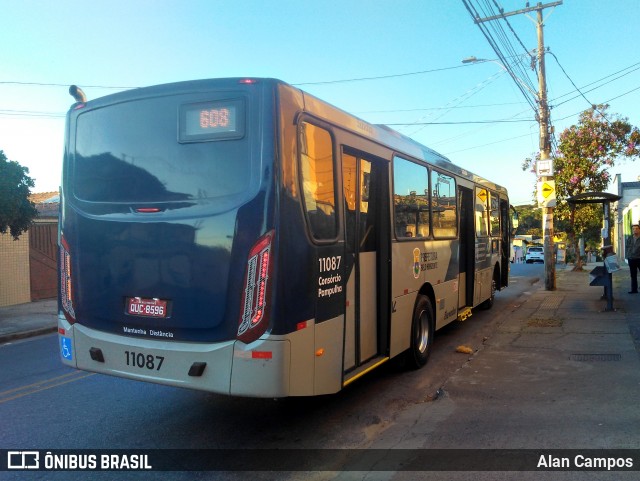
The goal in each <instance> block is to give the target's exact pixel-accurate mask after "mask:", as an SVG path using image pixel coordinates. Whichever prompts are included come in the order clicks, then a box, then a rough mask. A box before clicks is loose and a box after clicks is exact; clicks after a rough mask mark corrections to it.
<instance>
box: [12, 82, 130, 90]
mask: <svg viewBox="0 0 640 481" xmlns="http://www.w3.org/2000/svg"><path fill="white" fill-rule="evenodd" d="M0 84H1V85H33V86H37V87H67V88H68V87H69V86H70V85H71V84H57V83H45V82H18V81H15V80H7V81H0ZM82 88H87V89H120V90H130V89H137V88H139V87H115V86H106V85H83V86H82Z"/></svg>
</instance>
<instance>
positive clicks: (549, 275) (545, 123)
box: [474, 0, 562, 291]
mask: <svg viewBox="0 0 640 481" xmlns="http://www.w3.org/2000/svg"><path fill="white" fill-rule="evenodd" d="M558 5H562V0H560V1H557V2H553V3H547V4H545V5H543V4H542V3H538V4H537V5H536V6H535V7H529V6H528V4H527V8H523V9H521V10H516V11H514V12H508V13H504V12H501V13H500V15H494V16H492V17H486V18H482V19H481V18H476V19H475V20H474V21H475V23H481V22H488V21H490V20H498V19H502V18H505V17H510V16H513V15H519V14H521V13H528V12H533V11H535V12H536V13H537V19H536V22H535V23H536V30H537V33H538V55H537V56H538V99H537V100H538V112H537V117H538V118H537V121H538V125H539V126H540V163H543V162H545V161H546V164H547V165H549V166H550V169H549V170H548V171H546V172H545V174H544V175H540V173H539V176H540V179H539V180H540V181H541V182H539V183H538V189H539V190H540V189H545V188H547V189H551V186H553V194H554V195H553V200H552V201H550V202H546V203H544V205H543V206H542V214H543V215H542V228H543V232H544V274H545V275H544V278H545V279H544V285H545V289H546V290H548V291H554V290H555V289H556V260H555V252H554V251H555V245H554V241H553V237H554V235H553V209H554V207H555V182H554V179H553V167H552V166H553V162H552V161H551V133H550V131H549V128H550V126H549V104H548V103H547V79H546V76H545V63H544V30H543V29H544V23H543V18H542V10H544V9H545V8H549V7H555V6H558ZM539 172H540V171H539ZM543 192H545V191H544V190H543ZM548 196H549V195H548V193H547V195H545V196H544V197H548ZM538 198H540V194H539V195H538Z"/></svg>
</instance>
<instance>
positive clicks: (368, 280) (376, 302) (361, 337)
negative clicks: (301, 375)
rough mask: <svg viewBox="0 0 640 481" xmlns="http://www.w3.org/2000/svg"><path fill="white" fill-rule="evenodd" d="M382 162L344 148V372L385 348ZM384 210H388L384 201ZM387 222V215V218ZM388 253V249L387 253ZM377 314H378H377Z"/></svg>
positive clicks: (383, 185)
mask: <svg viewBox="0 0 640 481" xmlns="http://www.w3.org/2000/svg"><path fill="white" fill-rule="evenodd" d="M385 168H387V165H386V164H385V163H382V162H377V161H371V160H367V159H364V158H362V157H361V156H359V155H352V154H349V153H343V155H342V177H343V179H342V181H343V182H342V183H343V190H344V204H345V245H346V247H345V249H346V252H345V260H346V266H345V267H346V273H347V275H348V280H347V291H346V300H345V302H346V306H345V346H344V371H345V372H349V371H352V370H353V369H356V368H358V367H359V366H361V365H363V364H364V363H366V362H367V361H369V360H371V359H373V358H375V357H377V356H378V354H380V353H381V351H382V350H383V349H384V347H383V346H384V345H386V344H385V342H386V339H385V337H386V334H385V333H386V327H385V326H386V325H385V326H383V325H382V323H381V322H379V320H384V319H386V318H387V316H385V315H384V314H382V313H381V310H382V309H385V306H386V305H387V304H386V303H385V301H384V300H382V301H381V299H385V296H384V295H381V289H380V286H381V284H384V282H383V281H384V279H385V278H386V277H387V276H388V263H386V262H380V258H381V255H380V253H381V249H382V252H387V251H388V247H386V244H385V243H384V242H382V243H381V240H380V239H381V236H380V233H381V232H383V231H382V230H381V226H383V223H384V222H385V221H384V218H383V216H382V214H383V213H384V212H385V205H386V202H387V201H386V199H387V195H388V193H387V189H388V181H387V180H386V179H387V177H386V175H385V172H386V171H385ZM386 212H388V207H387V210H386ZM387 222H388V221H387ZM387 255H388V253H387ZM381 314H382V315H381Z"/></svg>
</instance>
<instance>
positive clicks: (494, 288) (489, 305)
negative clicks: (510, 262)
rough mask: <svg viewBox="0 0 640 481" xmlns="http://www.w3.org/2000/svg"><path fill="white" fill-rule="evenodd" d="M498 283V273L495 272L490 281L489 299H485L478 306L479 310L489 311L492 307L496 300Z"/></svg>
mask: <svg viewBox="0 0 640 481" xmlns="http://www.w3.org/2000/svg"><path fill="white" fill-rule="evenodd" d="M498 282H499V277H498V273H497V272H495V273H494V274H493V279H491V297H489V299H487V300H486V301H484V302H483V303H482V304H480V306H479V307H480V309H491V308H492V307H493V302H494V301H495V298H496V291H497V290H498Z"/></svg>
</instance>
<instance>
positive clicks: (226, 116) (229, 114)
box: [180, 100, 244, 142]
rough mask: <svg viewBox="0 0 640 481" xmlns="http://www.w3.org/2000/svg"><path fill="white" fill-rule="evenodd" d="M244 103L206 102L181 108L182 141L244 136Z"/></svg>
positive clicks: (236, 101) (234, 101)
mask: <svg viewBox="0 0 640 481" xmlns="http://www.w3.org/2000/svg"><path fill="white" fill-rule="evenodd" d="M241 109H242V102H241V101H239V100H230V101H216V102H204V103H197V104H188V105H182V106H181V107H180V111H181V112H180V114H181V115H180V124H181V125H180V141H181V142H197V141H203V140H221V139H233V138H240V137H242V136H243V134H244V132H243V130H244V129H243V117H244V115H242V114H241Z"/></svg>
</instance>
